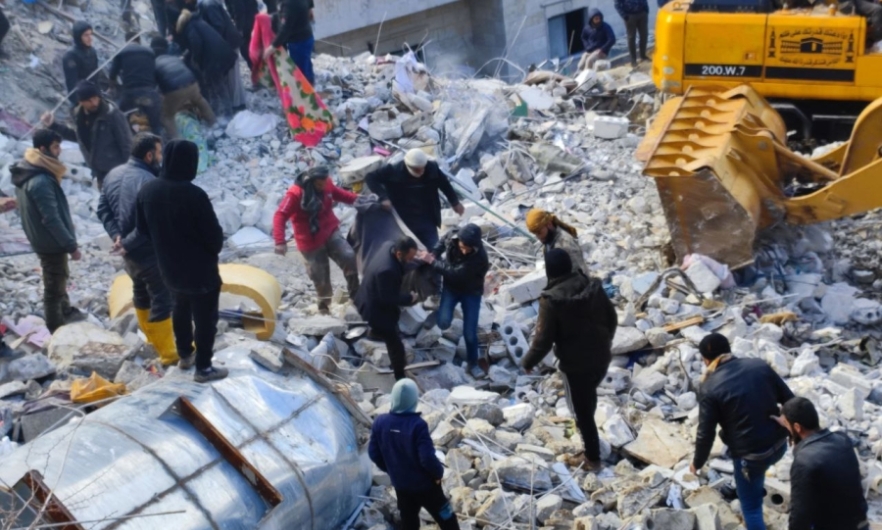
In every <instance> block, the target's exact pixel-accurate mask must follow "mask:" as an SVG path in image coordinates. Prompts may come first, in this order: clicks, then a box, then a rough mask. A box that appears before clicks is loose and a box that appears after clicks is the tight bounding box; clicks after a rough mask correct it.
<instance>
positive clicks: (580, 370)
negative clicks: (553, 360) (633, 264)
mask: <svg viewBox="0 0 882 530" xmlns="http://www.w3.org/2000/svg"><path fill="white" fill-rule="evenodd" d="M545 274H546V275H547V276H548V285H547V286H546V287H545V289H544V290H543V291H542V297H541V298H540V299H539V319H538V321H537V323H536V330H535V333H534V335H533V344H531V345H530V350H529V351H528V352H527V354H526V355H525V356H524V360H523V361H521V364H522V365H523V367H524V370H526V371H527V372H528V373H529V372H530V371H531V370H532V369H533V368H535V367H536V366H537V365H538V364H539V363H540V362H541V361H542V359H544V358H545V356H546V355H548V352H549V351H551V348H552V346H554V355H555V356H556V357H557V358H558V361H559V362H560V364H559V366H560V371H561V373H562V374H563V381H564V388H565V390H566V395H567V404H568V405H569V407H570V410H571V411H572V413H573V415H574V416H575V417H576V424H577V425H578V427H579V432H580V433H581V434H582V443H583V444H584V447H585V453H584V456H585V460H586V461H587V462H586V463H587V465H588V468H589V469H592V470H595V471H596V470H599V469H600V467H601V461H600V438H599V436H598V434H597V425H596V424H595V422H594V412H595V410H596V409H597V387H598V386H599V385H600V383H601V381H603V378H604V377H605V376H606V370H607V368H609V363H610V360H611V359H612V355H611V353H610V351H611V349H612V340H613V337H614V336H615V334H616V326H617V325H618V317H617V315H616V310H615V308H614V307H613V305H612V302H610V301H609V297H608V296H607V295H606V292H605V291H604V290H603V284H601V282H600V281H599V280H597V279H596V278H589V277H587V276H585V274H583V273H582V271H580V270H579V269H576V270H573V263H572V260H570V255H569V254H568V253H567V252H566V251H565V250H563V249H560V248H556V249H554V250H552V251H550V252H549V253H548V254H546V255H545Z"/></svg>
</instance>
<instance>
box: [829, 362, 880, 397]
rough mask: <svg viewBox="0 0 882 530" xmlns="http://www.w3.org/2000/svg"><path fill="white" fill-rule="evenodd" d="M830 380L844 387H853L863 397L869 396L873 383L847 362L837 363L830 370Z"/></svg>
mask: <svg viewBox="0 0 882 530" xmlns="http://www.w3.org/2000/svg"><path fill="white" fill-rule="evenodd" d="M830 380H831V381H833V382H834V383H837V384H840V385H842V386H844V387H845V388H854V389H855V390H857V391H859V392H860V395H861V397H862V398H863V399H867V398H868V397H870V392H872V390H873V385H872V384H871V383H870V381H869V380H868V379H867V378H866V377H864V374H862V373H861V372H860V371H859V370H858V369H857V368H855V367H854V366H851V365H848V364H837V365H836V366H834V367H833V369H832V370H830Z"/></svg>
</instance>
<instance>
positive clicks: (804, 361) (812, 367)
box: [790, 348, 821, 377]
mask: <svg viewBox="0 0 882 530" xmlns="http://www.w3.org/2000/svg"><path fill="white" fill-rule="evenodd" d="M820 370H821V360H820V359H819V358H818V356H817V355H816V354H815V352H814V350H812V349H811V348H805V349H804V350H802V351H801V352H799V355H798V356H797V357H796V359H794V360H793V366H791V367H790V376H791V377H799V376H801V375H812V374H815V373H817V372H819V371H820Z"/></svg>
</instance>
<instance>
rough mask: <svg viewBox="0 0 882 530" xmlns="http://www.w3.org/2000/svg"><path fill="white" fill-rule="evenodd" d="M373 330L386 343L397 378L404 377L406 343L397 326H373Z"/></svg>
mask: <svg viewBox="0 0 882 530" xmlns="http://www.w3.org/2000/svg"><path fill="white" fill-rule="evenodd" d="M371 332H373V334H374V335H377V336H379V337H380V338H382V339H383V342H385V343H386V351H387V352H388V353H389V362H390V363H391V364H392V371H393V372H394V373H395V380H396V381H398V380H399V379H404V377H405V375H404V367H405V366H407V355H406V354H405V352H404V343H403V342H401V337H400V336H399V335H398V329H397V327H393V328H385V327H380V328H378V327H375V326H371Z"/></svg>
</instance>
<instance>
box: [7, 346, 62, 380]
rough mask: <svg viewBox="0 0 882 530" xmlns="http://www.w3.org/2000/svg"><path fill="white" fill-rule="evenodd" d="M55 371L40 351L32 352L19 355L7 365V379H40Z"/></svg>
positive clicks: (50, 362) (53, 366)
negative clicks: (22, 355)
mask: <svg viewBox="0 0 882 530" xmlns="http://www.w3.org/2000/svg"><path fill="white" fill-rule="evenodd" d="M54 373H55V365H54V364H52V361H50V360H49V358H48V357H46V356H45V355H43V354H42V353H32V354H30V355H25V356H24V357H19V358H18V359H15V360H13V361H11V362H10V363H9V365H8V366H7V372H6V374H7V379H14V380H17V381H29V380H31V379H42V378H44V377H47V376H50V375H52V374H54Z"/></svg>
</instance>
